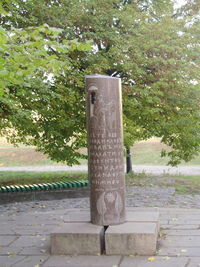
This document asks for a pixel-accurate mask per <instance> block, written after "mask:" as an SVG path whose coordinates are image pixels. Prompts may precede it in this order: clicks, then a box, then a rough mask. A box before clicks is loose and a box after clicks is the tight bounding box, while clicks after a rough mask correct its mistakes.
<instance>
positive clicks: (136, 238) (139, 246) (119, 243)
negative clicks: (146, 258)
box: [105, 222, 157, 255]
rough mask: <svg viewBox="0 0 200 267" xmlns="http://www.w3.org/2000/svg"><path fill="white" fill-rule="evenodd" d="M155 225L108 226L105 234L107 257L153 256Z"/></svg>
mask: <svg viewBox="0 0 200 267" xmlns="http://www.w3.org/2000/svg"><path fill="white" fill-rule="evenodd" d="M156 243H157V225H156V223H145V222H144V223H141V222H127V223H124V224H120V225H113V226H109V227H108V229H107V230H106V233H105V247H106V254H107V255H154V254H155V252H156Z"/></svg>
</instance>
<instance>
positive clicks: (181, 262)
mask: <svg viewBox="0 0 200 267" xmlns="http://www.w3.org/2000/svg"><path fill="white" fill-rule="evenodd" d="M149 259H150V260H148V257H127V256H126V257H124V259H123V260H122V263H121V264H120V267H169V266H173V267H184V266H186V264H187V262H188V258H186V257H184V258H167V257H149Z"/></svg>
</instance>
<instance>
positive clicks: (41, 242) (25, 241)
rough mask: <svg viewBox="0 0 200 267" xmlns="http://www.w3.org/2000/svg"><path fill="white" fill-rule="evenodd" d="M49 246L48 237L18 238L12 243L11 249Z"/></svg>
mask: <svg viewBox="0 0 200 267" xmlns="http://www.w3.org/2000/svg"><path fill="white" fill-rule="evenodd" d="M48 244H49V236H41V235H38V236H20V237H19V238H18V239H17V240H16V241H14V242H13V243H12V246H13V247H33V246H36V247H41V248H44V247H46V246H48Z"/></svg>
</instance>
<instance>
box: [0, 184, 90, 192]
mask: <svg viewBox="0 0 200 267" xmlns="http://www.w3.org/2000/svg"><path fill="white" fill-rule="evenodd" d="M88 185H89V182H88V181H72V182H57V183H41V184H31V185H9V186H1V187H0V193H10V192H26V191H45V190H46V191H48V190H55V189H65V188H72V187H84V186H88Z"/></svg>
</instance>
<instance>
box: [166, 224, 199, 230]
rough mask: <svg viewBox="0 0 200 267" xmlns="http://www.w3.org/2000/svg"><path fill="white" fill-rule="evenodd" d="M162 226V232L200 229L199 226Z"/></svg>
mask: <svg viewBox="0 0 200 267" xmlns="http://www.w3.org/2000/svg"><path fill="white" fill-rule="evenodd" d="M161 225H162V227H161V228H162V229H163V230H164V229H165V230H167V229H168V230H192V229H193V230H195V229H196V230H197V229H200V225H199V224H189V225H188V224H180V225H175V224H173V225H169V224H167V225H166V224H161Z"/></svg>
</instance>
